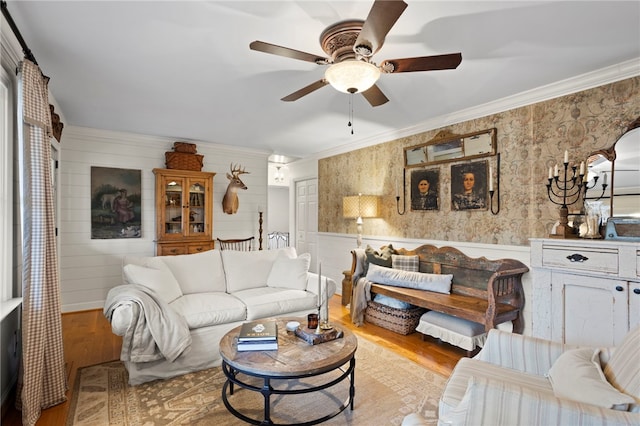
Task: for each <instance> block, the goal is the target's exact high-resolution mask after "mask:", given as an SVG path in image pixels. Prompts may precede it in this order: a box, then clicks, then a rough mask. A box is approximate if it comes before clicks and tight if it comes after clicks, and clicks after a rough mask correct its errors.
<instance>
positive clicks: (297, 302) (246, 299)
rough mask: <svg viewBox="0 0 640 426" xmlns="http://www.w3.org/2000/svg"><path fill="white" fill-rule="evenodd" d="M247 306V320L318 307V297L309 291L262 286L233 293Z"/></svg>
mask: <svg viewBox="0 0 640 426" xmlns="http://www.w3.org/2000/svg"><path fill="white" fill-rule="evenodd" d="M233 295H234V296H235V297H237V298H238V299H240V300H241V301H242V302H243V303H244V304H245V305H246V306H247V320H254V319H260V318H267V317H272V316H278V315H282V314H287V313H293V312H297V311H306V310H309V311H311V310H315V309H317V301H318V298H317V296H316V295H315V294H313V293H310V292H308V291H302V290H293V289H286V288H274V287H261V288H253V289H248V290H240V291H237V292H235V293H233Z"/></svg>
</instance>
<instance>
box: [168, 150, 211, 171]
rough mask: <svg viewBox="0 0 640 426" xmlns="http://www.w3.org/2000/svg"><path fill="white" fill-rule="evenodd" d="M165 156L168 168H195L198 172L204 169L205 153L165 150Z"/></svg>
mask: <svg viewBox="0 0 640 426" xmlns="http://www.w3.org/2000/svg"><path fill="white" fill-rule="evenodd" d="M164 158H165V164H166V166H167V169H178V170H194V171H196V172H199V171H201V170H202V165H203V161H204V155H200V154H188V153H185V152H173V151H168V152H165V153H164Z"/></svg>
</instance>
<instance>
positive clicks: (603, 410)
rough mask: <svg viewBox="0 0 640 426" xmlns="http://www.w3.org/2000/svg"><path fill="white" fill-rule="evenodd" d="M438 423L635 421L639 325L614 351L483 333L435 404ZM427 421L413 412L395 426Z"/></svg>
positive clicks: (639, 403) (639, 407)
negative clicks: (473, 352) (475, 352)
mask: <svg viewBox="0 0 640 426" xmlns="http://www.w3.org/2000/svg"><path fill="white" fill-rule="evenodd" d="M438 417H439V418H438V425H440V426H442V425H491V426H499V425H509V426H511V425H527V426H534V425H540V426H552V425H609V426H611V425H640V327H637V328H636V329H635V330H633V331H631V332H630V333H629V334H628V335H627V336H626V338H625V340H624V341H623V342H622V343H621V344H620V345H619V346H617V347H616V348H584V347H583V348H578V347H567V346H565V345H562V344H561V343H557V342H551V341H548V340H543V339H536V338H533V337H528V336H522V335H519V334H512V333H508V332H505V331H499V330H496V329H493V330H490V331H489V335H488V338H487V341H486V343H485V346H484V347H483V348H482V350H481V351H480V352H479V353H478V355H476V356H475V357H474V358H462V359H461V360H460V361H459V362H458V364H457V365H456V367H455V368H454V370H453V372H452V373H451V377H450V378H449V380H448V382H447V384H446V387H445V390H444V392H443V394H442V396H441V398H440V402H439V406H438ZM426 424H428V423H427V422H426V421H425V419H424V418H423V417H422V416H421V415H420V414H418V413H412V414H410V415H408V416H407V417H405V418H404V421H403V422H402V425H403V426H418V425H426Z"/></svg>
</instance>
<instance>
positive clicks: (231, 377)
mask: <svg viewBox="0 0 640 426" xmlns="http://www.w3.org/2000/svg"><path fill="white" fill-rule="evenodd" d="M355 367H356V359H355V357H352V358H351V359H350V360H349V366H348V367H347V368H346V369H343V368H344V367H340V368H338V370H339V371H340V372H341V374H340V376H339V377H337V378H335V379H333V380H331V381H328V382H326V383H324V384H321V385H318V386H314V387H308V388H304V389H275V388H273V387H272V386H271V380H272V379H277V380H280V379H302V378H305V377H311V376H309V375H300V376H277V377H271V376H266V375H260V374H253V373H248V372H245V371H241V370H238V369H235V368H233V367H231V366H230V365H229V364H227V363H226V362H225V361H224V360H223V361H222V371H223V372H224V374H225V376H226V377H227V381H226V382H225V383H224V385H223V387H222V401H223V402H224V405H225V407H227V410H229V412H231V414H233V415H234V416H236V417H238V418H239V419H241V420H243V421H245V422H247V423H250V424H254V425H276V424H277V425H278V426H290V425H298V426H311V425H317V424H319V423H322V422H325V421H327V420H329V419H331V418H333V417H335V416H337V415H338V414H340V413H342V412H343V411H344V410H345V409H346V408H347V407H350V409H351V410H353V399H354V397H355ZM332 371H335V370H332ZM238 373H242V374H245V375H247V376H252V377H258V378H261V379H262V381H263V385H262V387H259V386H254V385H251V384H249V383H246V382H243V381H242V380H240V379H239V378H238ZM326 373H328V372H326V371H325V372H322V373H318V374H316V376H319V375H322V374H326ZM345 379H347V380H348V381H349V396H348V397H347V399H346V400H345V401H344V402H343V403H342V405H340V406H339V407H338V409H337V411H335V412H333V413H331V414H328V415H325V416H322V417H320V418H317V419H313V420H309V421H306V422H303V423H291V424H282V423H273V421H272V420H271V400H270V399H271V395H294V394H303V393H310V392H317V391H320V390H323V389H326V388H329V387H331V386H334V385H336V384H338V383H340V382H342V381H343V380H345ZM234 384H236V385H238V386H240V387H242V388H244V389H247V390H250V391H254V392H260V393H261V394H262V396H263V397H264V418H263V419H262V420H259V419H253V418H250V417H248V416H246V415H244V414H242V413H241V412H239V411H238V410H236V409H235V408H234V407H233V406H232V405H231V402H230V401H229V396H231V395H233V385H234Z"/></svg>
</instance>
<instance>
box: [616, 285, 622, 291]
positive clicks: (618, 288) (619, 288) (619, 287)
mask: <svg viewBox="0 0 640 426" xmlns="http://www.w3.org/2000/svg"><path fill="white" fill-rule="evenodd" d="M616 290H617V291H623V290H624V288H623V287H622V286H621V285H617V286H616Z"/></svg>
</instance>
